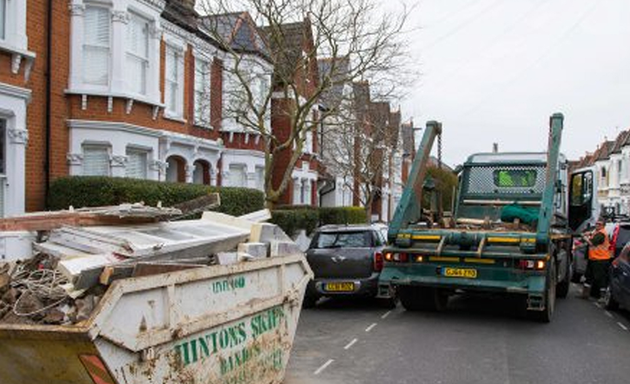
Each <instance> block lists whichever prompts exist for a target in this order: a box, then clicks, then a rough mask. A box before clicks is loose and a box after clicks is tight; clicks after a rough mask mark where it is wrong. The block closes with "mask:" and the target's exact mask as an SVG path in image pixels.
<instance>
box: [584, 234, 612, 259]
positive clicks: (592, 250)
mask: <svg viewBox="0 0 630 384" xmlns="http://www.w3.org/2000/svg"><path fill="white" fill-rule="evenodd" d="M598 232H599V233H601V234H602V235H604V242H603V243H601V244H600V245H596V246H590V247H589V250H588V259H589V260H608V259H610V258H611V253H610V241H609V240H608V235H607V234H606V230H605V229H601V230H599V231H598Z"/></svg>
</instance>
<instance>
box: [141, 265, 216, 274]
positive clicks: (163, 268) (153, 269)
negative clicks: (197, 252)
mask: <svg viewBox="0 0 630 384" xmlns="http://www.w3.org/2000/svg"><path fill="white" fill-rule="evenodd" d="M199 267H206V265H202V264H174V263H138V264H137V265H136V266H135V268H134V270H133V275H132V276H133V277H141V276H149V275H157V274H160V273H168V272H176V271H183V270H184V269H191V268H199Z"/></svg>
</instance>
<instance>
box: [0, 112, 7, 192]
mask: <svg viewBox="0 0 630 384" xmlns="http://www.w3.org/2000/svg"><path fill="white" fill-rule="evenodd" d="M6 160H7V120H6V119H5V118H2V117H0V177H5V176H6V175H7V170H6V167H7V161H6ZM2 187H3V186H2V185H0V188H2Z"/></svg>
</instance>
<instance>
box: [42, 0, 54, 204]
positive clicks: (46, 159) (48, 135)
mask: <svg viewBox="0 0 630 384" xmlns="http://www.w3.org/2000/svg"><path fill="white" fill-rule="evenodd" d="M52 10H53V0H48V4H47V9H46V26H47V35H46V101H45V103H46V112H45V115H46V117H45V123H44V125H45V129H46V132H45V135H44V140H45V141H46V143H45V150H44V199H45V200H44V205H45V207H48V191H49V189H50V139H51V127H50V89H51V78H50V76H51V67H52V60H51V52H52V35H53V33H52Z"/></svg>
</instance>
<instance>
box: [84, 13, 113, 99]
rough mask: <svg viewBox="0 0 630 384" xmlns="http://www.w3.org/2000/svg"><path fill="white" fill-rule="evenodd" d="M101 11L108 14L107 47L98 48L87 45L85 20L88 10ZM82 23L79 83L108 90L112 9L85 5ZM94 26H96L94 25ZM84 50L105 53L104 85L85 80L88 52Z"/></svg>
mask: <svg viewBox="0 0 630 384" xmlns="http://www.w3.org/2000/svg"><path fill="white" fill-rule="evenodd" d="M96 9H98V10H101V11H107V13H108V18H107V19H108V32H109V33H108V44H107V47H104V46H99V45H92V44H89V43H88V42H87V41H86V40H87V39H86V36H87V27H88V23H86V22H85V20H87V13H88V12H89V10H96ZM84 15H85V16H84V23H83V31H82V32H83V40H82V41H81V62H82V64H81V68H82V69H81V71H82V73H81V83H82V84H83V85H84V86H86V87H89V88H94V89H109V88H110V87H111V82H112V50H113V44H112V43H113V38H112V37H113V36H112V34H113V31H112V30H113V25H112V7H111V6H109V5H107V4H100V3H86V4H85V14H84ZM95 25H96V24H95ZM86 48H94V49H102V50H105V49H106V51H107V55H106V56H107V70H106V80H105V83H104V84H101V83H96V82H91V81H88V80H87V79H86V75H87V71H86V65H85V63H86V54H87V52H88V51H89V50H88V49H86Z"/></svg>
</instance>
